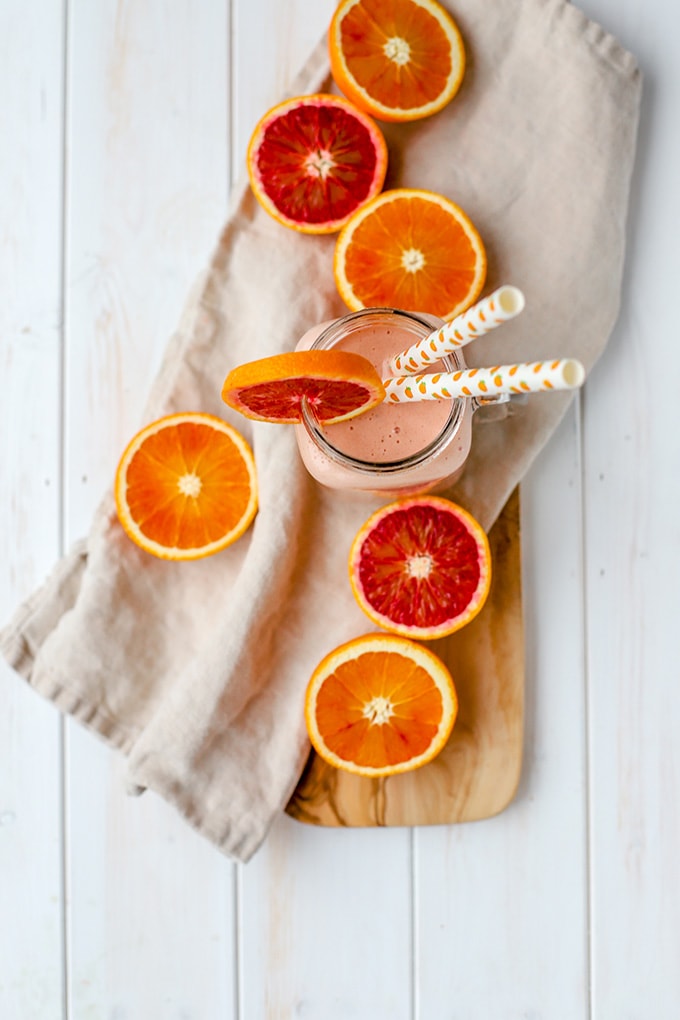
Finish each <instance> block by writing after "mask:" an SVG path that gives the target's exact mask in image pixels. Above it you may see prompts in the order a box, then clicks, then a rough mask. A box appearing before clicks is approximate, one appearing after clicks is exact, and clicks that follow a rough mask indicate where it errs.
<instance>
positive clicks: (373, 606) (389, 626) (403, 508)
mask: <svg viewBox="0 0 680 1020" xmlns="http://www.w3.org/2000/svg"><path fill="white" fill-rule="evenodd" d="M349 576H350V583H351V585H352V591H353V592H354V597H355V598H356V600H357V602H358V603H359V605H360V607H361V608H362V609H363V611H364V612H365V613H366V615H367V616H369V617H370V619H371V620H373V622H374V623H377V624H379V626H381V627H384V628H385V629H386V630H389V631H392V632H393V633H395V634H401V635H402V636H404V637H411V638H421V639H424V640H432V639H434V638H440V637H445V636H446V635H447V634H452V633H453V632H454V631H456V630H459V629H460V628H461V627H463V626H465V624H466V623H469V622H470V621H471V620H472V619H474V617H475V616H476V615H477V613H478V612H479V611H480V609H481V608H482V606H483V605H484V603H485V601H486V597H487V595H488V594H489V586H490V584H491V552H490V550H489V542H488V540H487V537H486V534H485V533H484V530H483V529H482V527H481V525H479V524H478V523H477V521H476V520H475V519H474V517H472V516H471V515H470V514H469V513H467V511H465V510H463V509H462V508H461V507H459V506H457V505H456V504H455V503H451V502H450V501H449V500H448V499H442V498H440V497H438V496H416V497H414V498H411V499H403V500H399V501H397V502H396V503H391V504H389V505H388V506H385V507H382V508H381V509H380V510H378V511H376V513H374V514H373V515H372V516H371V517H369V519H368V520H367V521H366V523H365V524H364V525H363V527H362V528H360V530H359V532H358V534H357V535H356V538H355V539H354V542H353V543H352V548H351V550H350V555H349Z"/></svg>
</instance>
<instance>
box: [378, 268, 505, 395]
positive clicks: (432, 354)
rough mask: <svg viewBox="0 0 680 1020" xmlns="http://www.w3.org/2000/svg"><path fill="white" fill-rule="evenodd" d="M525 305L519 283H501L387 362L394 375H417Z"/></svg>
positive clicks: (389, 373)
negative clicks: (514, 285)
mask: <svg viewBox="0 0 680 1020" xmlns="http://www.w3.org/2000/svg"><path fill="white" fill-rule="evenodd" d="M523 308H524V295H523V294H522V291H521V290H518V288H517V287H509V286H504V287H499V288H498V290H495V291H494V292H493V294H490V295H489V296H488V297H485V298H482V300H481V301H478V302H477V304H476V305H472V307H471V308H468V310H467V311H466V312H463V313H462V315H457V316H456V318H455V319H452V320H451V322H447V323H446V325H444V326H442V327H441V329H436V330H435V331H434V332H433V333H430V334H429V336H426V337H424V338H423V339H422V340H419V341H418V343H417V344H413V346H412V347H409V348H408V349H407V350H405V351H401V352H400V353H399V354H395V355H394V357H392V358H391V359H390V361H389V362H388V364H387V374H388V375H391V376H399V375H414V374H415V373H417V372H420V371H422V369H425V368H429V367H431V366H432V365H433V364H434V362H436V361H438V360H439V358H441V357H442V355H444V354H451V352H452V351H456V350H458V349H459V348H460V347H464V346H465V345H466V344H469V343H470V341H471V340H474V339H475V338H476V337H478V336H483V335H484V333H488V332H489V330H492V329H495V328H496V326H500V325H502V324H503V323H504V322H507V321H508V319H514V317H515V316H516V315H519V313H520V312H521V311H522V309H523Z"/></svg>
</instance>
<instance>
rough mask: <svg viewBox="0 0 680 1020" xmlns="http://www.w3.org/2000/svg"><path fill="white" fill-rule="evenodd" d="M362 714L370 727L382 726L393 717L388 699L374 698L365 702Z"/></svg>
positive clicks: (392, 709) (392, 710)
mask: <svg viewBox="0 0 680 1020" xmlns="http://www.w3.org/2000/svg"><path fill="white" fill-rule="evenodd" d="M362 714H363V716H364V718H366V719H368V721H369V722H370V724H371V726H384V725H385V723H386V722H388V721H389V720H390V719H391V718H392V716H393V715H394V708H393V706H392V702H391V701H390V699H389V698H383V697H380V696H376V697H375V698H371V700H370V701H367V702H366V704H365V705H364V709H363V713H362Z"/></svg>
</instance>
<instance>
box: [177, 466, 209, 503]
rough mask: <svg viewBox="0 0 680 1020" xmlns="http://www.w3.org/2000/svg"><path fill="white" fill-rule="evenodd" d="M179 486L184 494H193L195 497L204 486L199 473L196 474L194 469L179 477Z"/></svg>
mask: <svg viewBox="0 0 680 1020" xmlns="http://www.w3.org/2000/svg"><path fill="white" fill-rule="evenodd" d="M177 488H178V489H179V491H180V492H181V493H182V495H183V496H193V497H194V499H195V498H196V497H197V496H198V494H199V493H200V491H201V489H202V488H203V482H202V481H201V479H200V478H199V477H198V475H197V474H194V472H193V471H192V472H190V473H189V474H186V475H182V477H181V478H178V479H177Z"/></svg>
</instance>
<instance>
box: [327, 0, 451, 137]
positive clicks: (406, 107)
mask: <svg viewBox="0 0 680 1020" xmlns="http://www.w3.org/2000/svg"><path fill="white" fill-rule="evenodd" d="M328 42H329V50H330V59H331V70H332V72H333V77H334V78H335V81H336V82H337V84H338V86H339V87H340V89H341V90H342V91H343V92H344V94H345V95H346V96H347V98H348V99H351V100H352V102H354V103H356V105H357V106H358V107H359V108H360V109H362V110H365V111H366V113H370V114H371V115H372V116H373V117H377V118H378V119H379V120H386V121H408V120H416V119H418V118H420V117H427V116H429V115H430V114H433V113H437V111H438V110H441V109H442V107H444V106H445V105H446V104H447V103H448V102H449V101H450V100H451V99H453V97H454V95H455V94H456V92H457V91H458V88H459V86H460V83H461V80H462V78H463V71H464V70H465V51H464V49H463V41H462V39H461V37H460V32H459V31H458V28H457V27H456V24H455V22H454V21H453V19H452V18H451V16H450V14H449V13H448V11H446V10H444V8H443V7H442V6H441V5H440V4H438V3H436V2H434V0H390V2H389V3H385V2H384V0H341V2H340V4H339V5H338V7H337V8H336V11H335V14H334V15H333V20H332V21H331V27H330V31H329V34H328Z"/></svg>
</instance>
